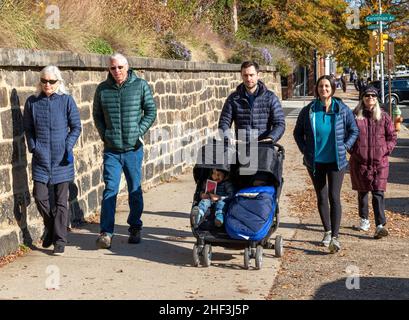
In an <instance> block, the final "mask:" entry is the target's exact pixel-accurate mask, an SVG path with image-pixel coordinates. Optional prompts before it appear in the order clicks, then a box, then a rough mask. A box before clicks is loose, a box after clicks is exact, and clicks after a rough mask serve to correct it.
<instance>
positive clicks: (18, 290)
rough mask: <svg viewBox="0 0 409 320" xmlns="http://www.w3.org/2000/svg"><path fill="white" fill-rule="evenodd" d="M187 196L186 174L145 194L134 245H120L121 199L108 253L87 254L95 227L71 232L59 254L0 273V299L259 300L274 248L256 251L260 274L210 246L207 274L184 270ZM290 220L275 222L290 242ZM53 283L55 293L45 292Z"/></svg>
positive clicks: (47, 253) (187, 265)
mask: <svg viewBox="0 0 409 320" xmlns="http://www.w3.org/2000/svg"><path fill="white" fill-rule="evenodd" d="M193 191H194V180H193V177H192V174H191V173H186V174H184V175H182V176H180V177H179V178H178V179H177V180H176V181H174V182H172V183H165V184H162V185H160V186H158V187H155V188H153V189H151V190H149V191H148V192H146V193H145V194H144V199H145V212H144V214H143V221H144V229H143V234H142V238H143V239H142V242H141V243H140V244H138V245H130V244H128V243H127V236H128V231H127V228H128V227H127V224H126V218H127V210H128V206H127V201H126V199H122V201H119V203H120V204H119V206H118V213H117V216H116V227H115V232H116V235H115V236H114V239H113V245H112V248H111V249H110V250H96V249H95V240H96V237H97V234H98V232H99V225H98V224H87V225H85V227H84V228H82V229H75V230H73V232H71V233H70V234H69V244H68V246H67V247H66V253H65V255H64V256H62V257H55V256H52V255H51V253H52V250H51V249H50V250H48V249H47V250H45V249H40V248H39V249H37V250H33V251H32V252H30V253H29V254H28V255H27V256H25V257H23V258H19V259H17V260H16V261H15V262H13V263H11V264H8V265H6V266H5V267H3V268H1V270H0V299H264V298H265V297H266V296H267V295H268V292H269V290H270V288H271V286H272V283H273V280H274V277H275V276H276V274H277V271H278V269H279V266H280V259H279V258H276V257H274V250H267V249H265V250H264V257H263V266H262V269H261V270H256V269H254V268H250V269H249V270H245V269H244V268H243V261H244V258H243V251H237V250H236V251H235V250H225V249H223V248H221V247H213V248H212V249H213V257H212V265H211V266H210V267H209V268H204V267H193V266H192V263H193V258H192V248H193V244H194V242H195V238H194V237H193V236H192V233H191V229H190V223H189V211H190V208H191V201H192V196H193ZM281 212H284V213H285V210H282V211H281ZM297 221H298V219H297V218H289V217H285V216H283V217H282V222H283V224H284V225H285V226H286V228H279V230H278V232H277V233H276V234H281V235H282V236H283V237H284V241H285V240H286V239H289V238H291V237H292V235H293V234H294V230H295V229H294V228H295V227H296V226H297ZM274 238H275V235H273V240H274ZM284 245H285V242H284ZM252 266H254V260H252ZM58 281H59V283H60V287H59V289H58V290H53V289H51V290H50V289H47V288H46V286H48V287H53V286H55V285H56V284H58Z"/></svg>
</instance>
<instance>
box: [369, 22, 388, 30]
mask: <svg viewBox="0 0 409 320" xmlns="http://www.w3.org/2000/svg"><path fill="white" fill-rule="evenodd" d="M380 27H381V25H379V24H370V25H369V26H368V29H369V30H377V29H379V28H380ZM388 28H389V26H388V25H387V24H383V23H382V29H383V30H386V29H388Z"/></svg>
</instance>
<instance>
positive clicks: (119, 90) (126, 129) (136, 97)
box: [93, 70, 156, 152]
mask: <svg viewBox="0 0 409 320" xmlns="http://www.w3.org/2000/svg"><path fill="white" fill-rule="evenodd" d="M93 117H94V122H95V126H96V127H97V129H98V133H99V135H100V137H101V139H102V141H104V146H105V148H106V149H109V150H115V151H119V152H125V151H130V150H135V149H138V148H139V147H140V146H141V144H142V142H141V138H142V136H143V135H144V134H145V133H146V131H148V129H149V128H150V126H151V125H152V124H153V122H154V121H155V119H156V105H155V102H154V100H153V97H152V93H151V89H150V87H149V85H148V83H147V82H146V81H145V80H143V79H141V78H138V77H137V76H136V75H135V73H134V72H133V71H132V70H129V71H128V78H127V79H126V80H125V82H124V83H123V84H122V86H118V85H117V84H116V82H115V80H114V78H113V77H112V76H111V74H110V73H109V74H108V78H107V80H105V81H104V82H102V83H100V84H99V85H98V87H97V90H96V92H95V97H94V107H93Z"/></svg>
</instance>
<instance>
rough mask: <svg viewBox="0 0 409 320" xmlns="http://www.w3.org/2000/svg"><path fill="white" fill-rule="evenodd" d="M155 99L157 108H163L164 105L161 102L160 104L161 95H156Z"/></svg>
mask: <svg viewBox="0 0 409 320" xmlns="http://www.w3.org/2000/svg"><path fill="white" fill-rule="evenodd" d="M153 101H155V105H156V108H158V109H162V106H161V104H160V97H159V96H157V95H155V96H154V97H153Z"/></svg>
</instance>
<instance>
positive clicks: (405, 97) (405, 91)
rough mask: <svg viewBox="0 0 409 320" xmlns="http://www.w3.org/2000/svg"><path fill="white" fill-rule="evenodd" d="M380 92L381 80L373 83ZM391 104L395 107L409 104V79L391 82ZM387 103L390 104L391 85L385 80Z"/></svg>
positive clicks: (403, 78) (404, 78)
mask: <svg viewBox="0 0 409 320" xmlns="http://www.w3.org/2000/svg"><path fill="white" fill-rule="evenodd" d="M371 84H372V85H373V86H374V87H376V88H377V89H378V90H379V92H380V91H381V82H380V81H379V80H377V81H373V82H371ZM391 84H392V86H391V102H392V104H393V105H396V104H400V103H402V102H409V77H399V78H395V79H392V80H391ZM384 89H385V103H386V104H388V103H389V83H388V80H385V86H384Z"/></svg>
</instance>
